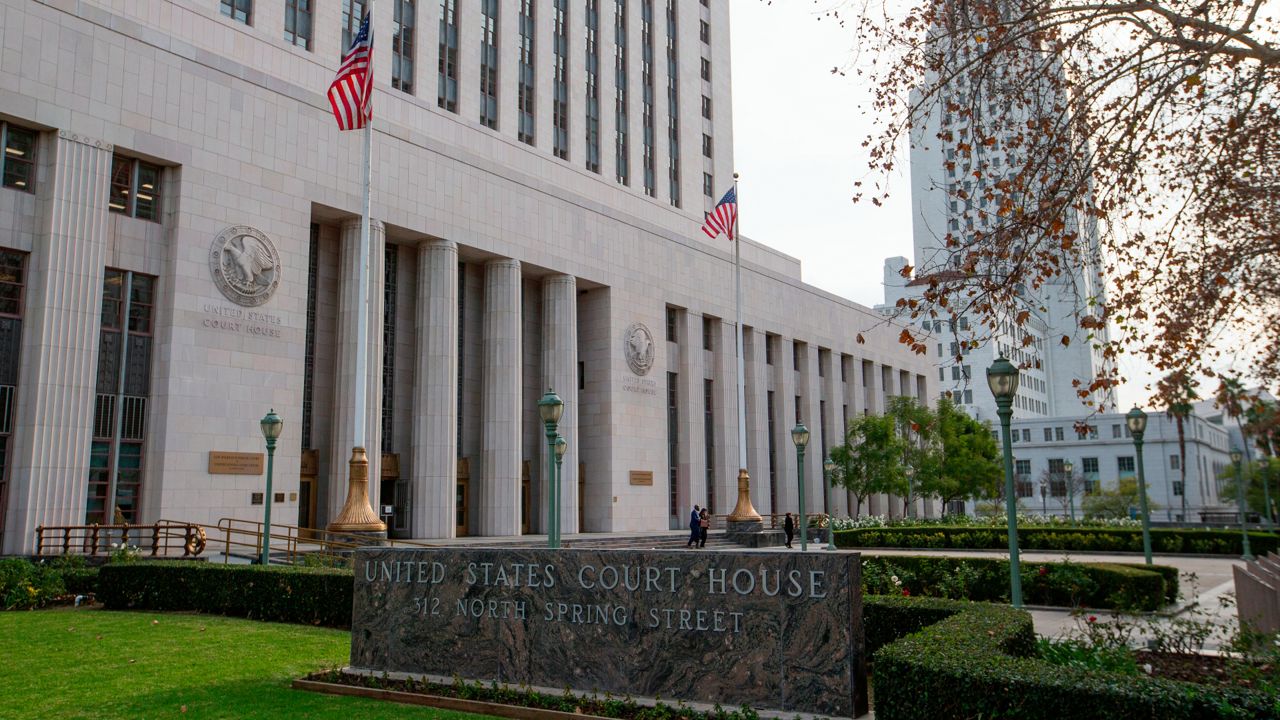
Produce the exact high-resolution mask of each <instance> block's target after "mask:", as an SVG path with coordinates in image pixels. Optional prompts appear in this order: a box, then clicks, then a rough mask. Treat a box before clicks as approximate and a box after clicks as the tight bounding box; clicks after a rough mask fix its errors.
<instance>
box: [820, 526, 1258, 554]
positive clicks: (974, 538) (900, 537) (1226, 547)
mask: <svg viewBox="0 0 1280 720" xmlns="http://www.w3.org/2000/svg"><path fill="white" fill-rule="evenodd" d="M1249 543H1250V545H1251V546H1252V549H1253V552H1254V553H1256V554H1263V553H1268V552H1277V551H1280V535H1277V534H1275V533H1267V532H1251V533H1249ZM836 545H838V546H839V547H843V548H859V547H901V548H911V547H923V548H957V549H960V548H963V549H978V550H983V549H999V548H1003V547H1007V545H1008V537H1007V533H1004V532H999V531H997V530H994V529H983V528H977V527H971V526H959V527H950V526H945V525H934V526H929V527H928V528H921V527H918V526H903V527H877V528H857V529H852V530H838V531H836ZM1018 546H1019V547H1020V548H1022V549H1023V550H1076V551H1090V552H1117V551H1120V552H1142V530H1141V529H1140V528H1112V527H1108V528H1099V527H1037V526H1020V527H1019V528H1018ZM1151 547H1152V548H1153V549H1155V550H1156V551H1157V552H1162V553H1195V554H1198V555H1240V554H1241V553H1242V552H1243V547H1242V542H1241V535H1240V533H1239V532H1238V531H1232V530H1186V529H1166V528H1157V529H1154V530H1151Z"/></svg>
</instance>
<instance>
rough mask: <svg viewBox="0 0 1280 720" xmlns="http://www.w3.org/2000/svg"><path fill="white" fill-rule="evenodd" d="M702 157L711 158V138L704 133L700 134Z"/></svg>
mask: <svg viewBox="0 0 1280 720" xmlns="http://www.w3.org/2000/svg"><path fill="white" fill-rule="evenodd" d="M702 156H703V157H711V136H710V135H708V134H706V133H703V134H702Z"/></svg>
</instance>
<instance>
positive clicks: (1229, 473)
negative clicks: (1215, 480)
mask: <svg viewBox="0 0 1280 720" xmlns="http://www.w3.org/2000/svg"><path fill="white" fill-rule="evenodd" d="M1240 472H1241V473H1243V475H1244V506H1245V510H1248V511H1253V512H1258V513H1262V512H1263V508H1266V507H1267V502H1266V501H1267V500H1270V501H1271V502H1272V504H1273V506H1272V507H1271V508H1269V515H1268V516H1269V517H1271V518H1273V519H1274V518H1275V516H1276V507H1274V504H1275V501H1276V495H1275V494H1274V493H1270V492H1269V490H1270V489H1275V485H1276V481H1277V480H1280V459H1276V458H1272V457H1264V458H1262V459H1260V460H1257V461H1255V462H1251V463H1248V464H1245V465H1243V466H1242V467H1241V468H1240ZM1218 477H1219V478H1220V479H1221V480H1223V481H1224V482H1223V483H1222V491H1221V492H1220V493H1219V494H1218V497H1219V498H1220V499H1221V500H1222V502H1224V503H1226V504H1228V505H1235V504H1236V498H1237V497H1238V496H1239V493H1238V492H1237V490H1236V487H1237V485H1236V466H1235V465H1234V464H1230V465H1227V467H1226V468H1224V469H1223V470H1222V472H1221V473H1220V474H1219V475H1218ZM1264 485H1265V487H1264Z"/></svg>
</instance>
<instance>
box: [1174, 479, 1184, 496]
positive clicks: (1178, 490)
mask: <svg viewBox="0 0 1280 720" xmlns="http://www.w3.org/2000/svg"><path fill="white" fill-rule="evenodd" d="M1173 495H1174V497H1181V496H1182V481H1181V480H1174V481H1173Z"/></svg>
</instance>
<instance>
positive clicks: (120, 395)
mask: <svg viewBox="0 0 1280 720" xmlns="http://www.w3.org/2000/svg"><path fill="white" fill-rule="evenodd" d="M154 310H155V278H154V277H151V276H148V275H141V274H139V273H134V272H128V271H124V270H113V269H110V268H108V269H107V270H106V273H105V275H104V278H103V286H102V312H101V314H100V316H99V317H100V322H101V329H100V336H99V342H98V381H97V398H96V401H95V404H94V416H93V440H92V443H91V445H90V448H89V483H88V501H87V504H86V506H85V523H100V524H108V523H114V522H127V523H131V524H136V523H138V522H139V520H140V519H141V514H140V507H139V502H140V500H141V498H142V471H143V458H144V449H145V448H144V441H145V439H146V428H147V400H148V398H149V396H150V394H151V346H152V337H151V335H152V325H153V323H152V320H153V315H154ZM113 486H114V492H112V487H113Z"/></svg>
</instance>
